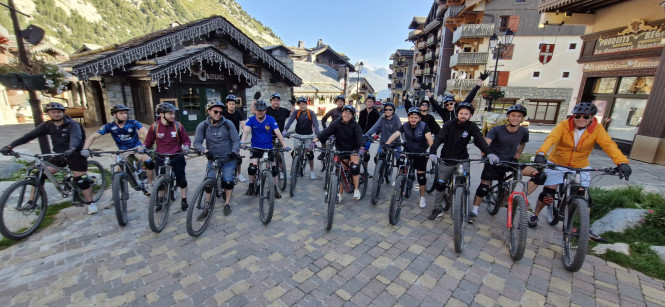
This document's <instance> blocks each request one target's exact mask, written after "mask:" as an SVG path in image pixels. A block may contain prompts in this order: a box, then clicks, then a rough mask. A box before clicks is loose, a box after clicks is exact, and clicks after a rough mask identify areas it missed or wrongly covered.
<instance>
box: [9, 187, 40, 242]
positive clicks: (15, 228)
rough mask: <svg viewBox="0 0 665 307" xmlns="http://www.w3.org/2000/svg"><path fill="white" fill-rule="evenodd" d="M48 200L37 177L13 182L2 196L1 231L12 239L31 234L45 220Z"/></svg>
mask: <svg viewBox="0 0 665 307" xmlns="http://www.w3.org/2000/svg"><path fill="white" fill-rule="evenodd" d="M31 193H34V200H33V201H32V202H31V203H30V202H28V201H29V200H30V198H31V197H30V196H31ZM47 202H48V198H46V191H45V190H44V187H40V186H39V183H38V182H37V180H36V179H35V178H26V179H23V180H21V181H17V182H15V183H13V184H12V185H10V186H9V187H8V188H7V190H5V192H4V193H2V196H0V233H2V235H3V236H4V237H5V238H8V239H12V240H20V239H23V238H25V237H27V236H29V235H31V234H32V233H33V232H35V231H36V230H37V228H39V225H41V223H42V221H44V216H45V215H46V205H47Z"/></svg>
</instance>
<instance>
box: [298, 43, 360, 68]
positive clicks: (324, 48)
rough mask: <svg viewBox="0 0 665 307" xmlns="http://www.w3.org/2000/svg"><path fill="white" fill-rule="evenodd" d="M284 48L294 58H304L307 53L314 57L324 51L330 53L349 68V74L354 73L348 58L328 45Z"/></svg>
mask: <svg viewBox="0 0 665 307" xmlns="http://www.w3.org/2000/svg"><path fill="white" fill-rule="evenodd" d="M286 48H288V49H289V50H290V51H292V52H293V55H294V56H295V57H305V56H307V55H308V54H309V53H312V54H314V55H319V54H321V53H323V52H325V51H330V52H331V53H332V54H334V55H335V56H336V57H338V58H339V59H340V60H341V61H343V62H344V64H346V65H347V66H348V67H349V72H355V71H356V68H355V66H354V65H353V64H351V63H350V62H349V57H347V56H346V55H344V54H343V53H341V52H337V51H335V50H334V49H333V48H332V47H330V45H326V44H323V45H321V46H319V47H314V48H300V47H286Z"/></svg>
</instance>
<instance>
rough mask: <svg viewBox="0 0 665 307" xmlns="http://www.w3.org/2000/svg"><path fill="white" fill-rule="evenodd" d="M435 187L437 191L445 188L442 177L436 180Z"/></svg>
mask: <svg viewBox="0 0 665 307" xmlns="http://www.w3.org/2000/svg"><path fill="white" fill-rule="evenodd" d="M435 188H436V190H437V191H439V192H442V191H443V190H445V189H446V182H445V181H443V179H439V180H437V182H436V186H435Z"/></svg>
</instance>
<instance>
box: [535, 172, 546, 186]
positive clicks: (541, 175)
mask: <svg viewBox="0 0 665 307" xmlns="http://www.w3.org/2000/svg"><path fill="white" fill-rule="evenodd" d="M531 181H533V183H535V184H537V185H543V184H545V181H547V173H545V171H544V170H539V171H538V174H536V175H535V176H532V177H531Z"/></svg>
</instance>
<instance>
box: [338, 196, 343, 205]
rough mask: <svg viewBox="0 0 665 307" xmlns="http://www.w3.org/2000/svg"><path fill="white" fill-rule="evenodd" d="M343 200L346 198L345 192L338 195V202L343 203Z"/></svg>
mask: <svg viewBox="0 0 665 307" xmlns="http://www.w3.org/2000/svg"><path fill="white" fill-rule="evenodd" d="M343 200H344V195H343V194H339V195H337V203H338V204H339V203H341V202H342V201H343Z"/></svg>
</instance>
